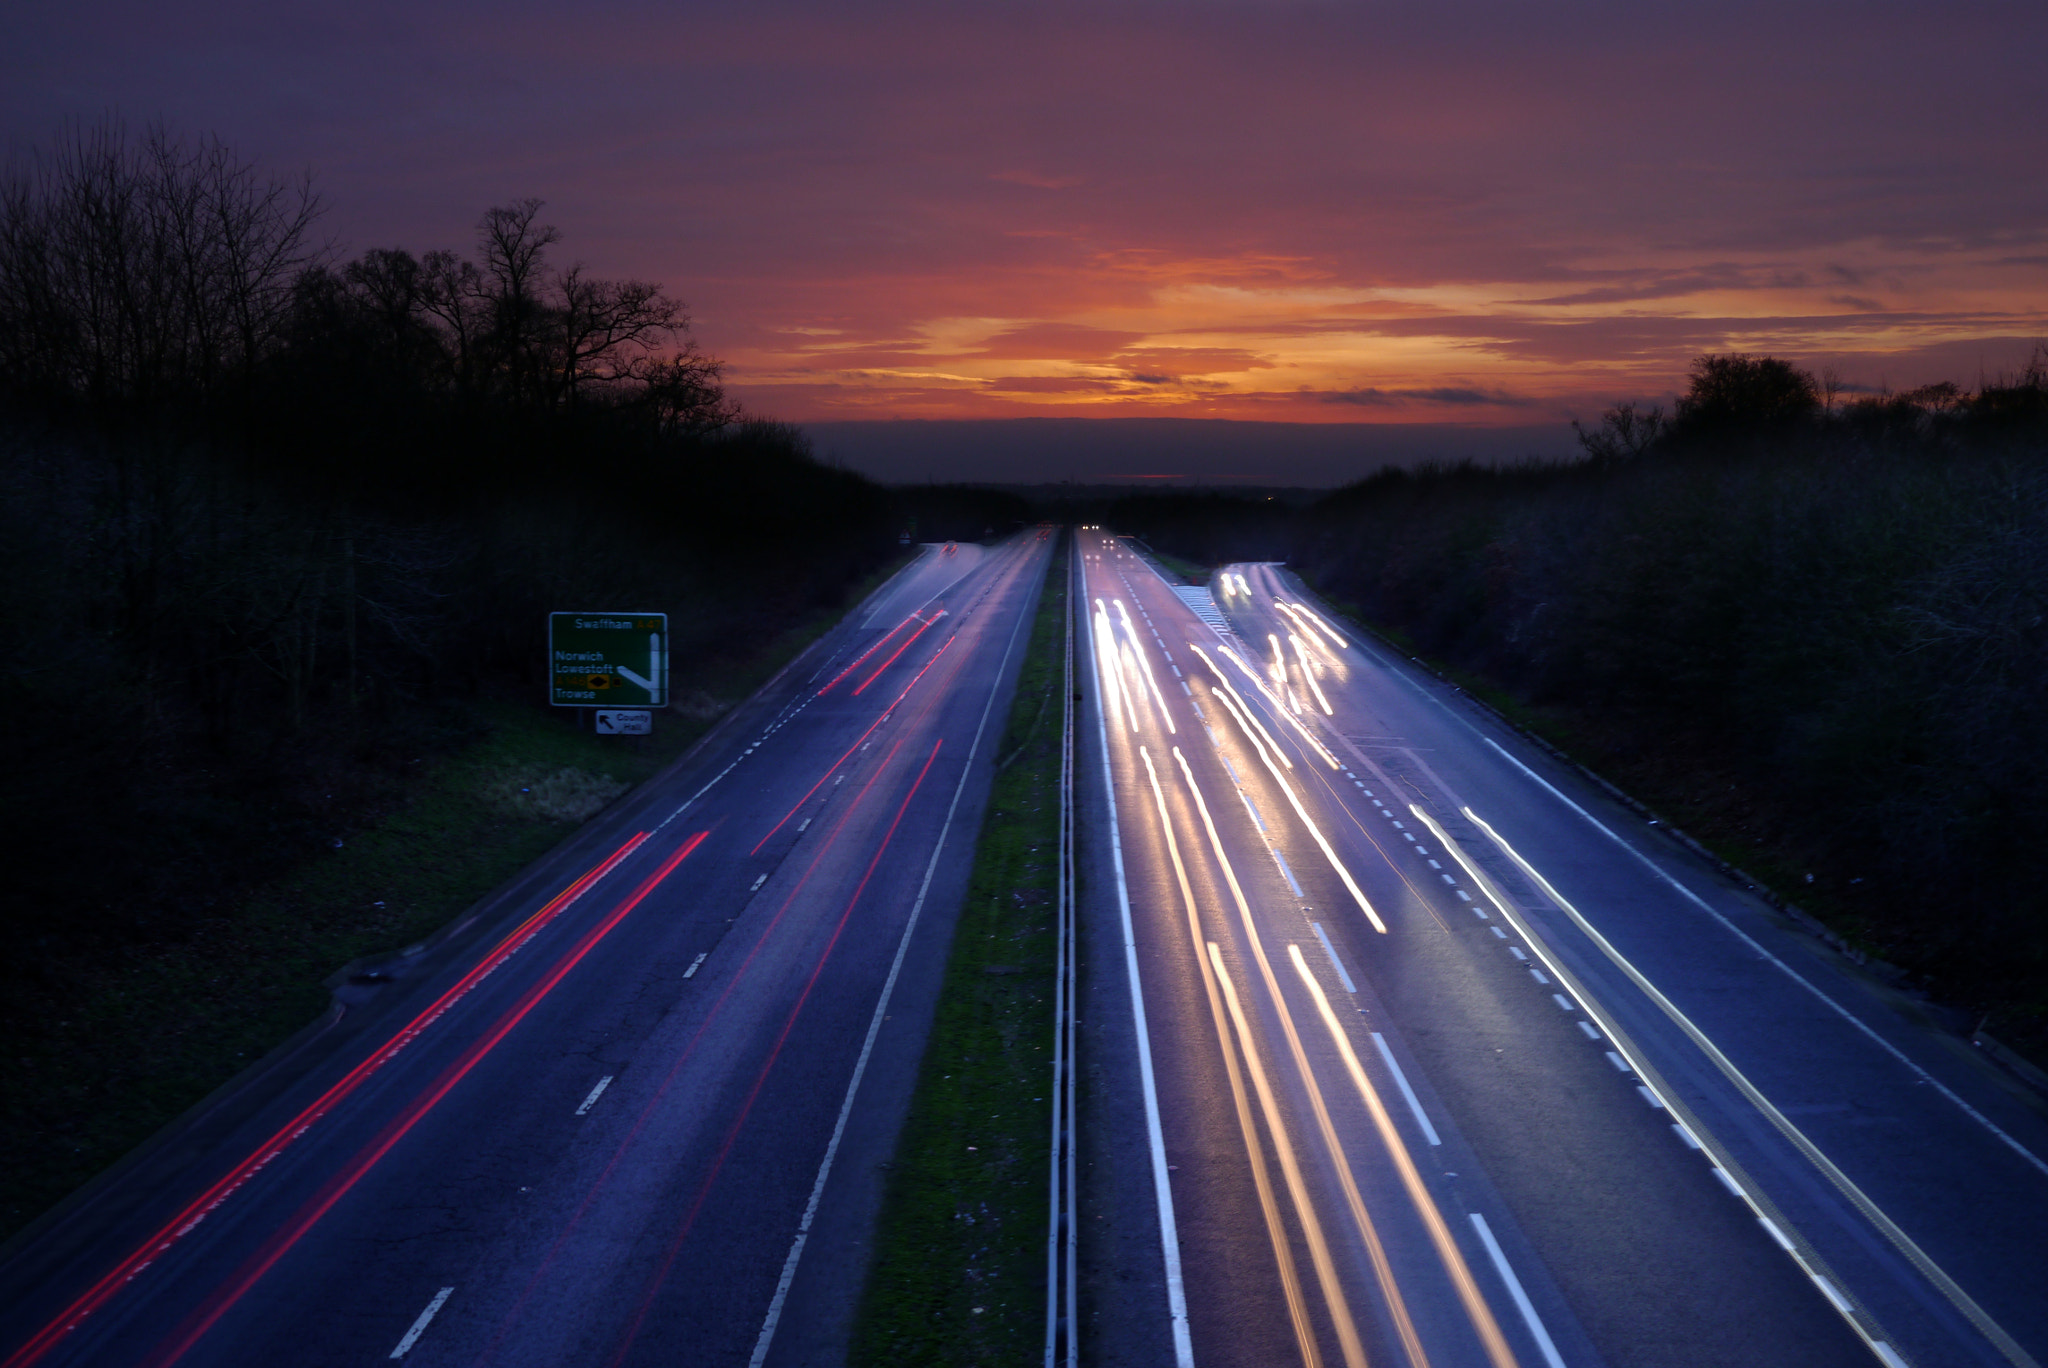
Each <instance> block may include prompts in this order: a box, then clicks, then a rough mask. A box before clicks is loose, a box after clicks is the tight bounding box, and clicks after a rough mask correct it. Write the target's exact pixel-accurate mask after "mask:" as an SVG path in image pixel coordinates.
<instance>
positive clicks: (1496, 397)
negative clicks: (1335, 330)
mask: <svg viewBox="0 0 2048 1368" xmlns="http://www.w3.org/2000/svg"><path fill="white" fill-rule="evenodd" d="M1316 397H1317V398H1318V399H1319V400H1321V401H1322V402H1323V403H1325V404H1355V405H1357V406H1358V407H1360V408H1396V407H1406V406H1408V405H1410V404H1439V405H1443V406H1446V407H1450V408H1471V407H1475V406H1482V405H1493V406H1498V407H1502V408H1528V407H1529V406H1530V405H1532V404H1534V403H1535V402H1536V401H1535V400H1534V399H1531V398H1529V397H1528V396H1526V395H1520V394H1506V393H1503V392H1501V391H1499V390H1482V389H1475V388H1473V387H1472V386H1469V385H1436V386H1431V387H1428V388H1424V389H1349V390H1324V391H1322V392H1320V393H1318V394H1317V395H1316Z"/></svg>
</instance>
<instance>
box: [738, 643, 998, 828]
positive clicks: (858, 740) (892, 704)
mask: <svg viewBox="0 0 2048 1368" xmlns="http://www.w3.org/2000/svg"><path fill="white" fill-rule="evenodd" d="M959 639H960V634H959V633H958V632H955V633H954V634H953V635H952V636H949V637H947V638H946V643H945V645H943V646H941V647H939V649H938V650H936V651H933V652H932V658H931V659H930V660H927V661H926V662H925V663H924V667H923V668H922V669H920V670H919V671H918V672H917V673H916V674H914V675H912V676H911V677H910V682H909V683H908V684H905V685H904V686H903V692H902V693H899V694H897V695H896V696H895V697H894V698H892V699H890V700H889V706H888V707H886V708H884V709H882V711H881V712H880V713H879V714H878V715H877V716H876V717H875V720H874V721H872V722H870V723H869V724H868V729H867V730H866V731H864V732H862V733H861V734H860V735H859V736H857V737H855V738H854V741H853V744H852V745H850V746H848V747H847V748H846V754H844V755H842V756H840V757H839V758H838V759H837V760H834V761H833V762H832V763H831V765H830V766H829V767H827V769H826V770H825V772H824V773H823V774H821V775H819V776H818V782H817V783H815V784H813V785H811V787H810V789H809V791H808V792H806V793H805V794H804V796H803V797H801V798H799V799H797V800H796V802H795V803H793V804H791V805H790V809H789V811H787V812H785V813H783V814H782V818H781V820H780V821H778V822H776V824H775V825H774V826H772V827H769V828H768V832H767V835H765V836H763V837H762V838H761V839H760V840H758V841H756V842H754V848H753V849H752V850H749V851H748V852H747V854H749V855H758V854H759V853H760V852H761V847H762V846H764V845H767V844H768V837H769V836H773V835H774V834H775V833H776V832H778V831H780V830H782V827H783V823H785V822H787V821H789V819H790V818H792V817H794V816H796V814H797V812H798V810H799V809H801V808H802V807H803V805H804V804H805V803H808V802H810V801H811V795H812V794H814V793H816V792H817V791H818V790H819V789H820V788H823V787H824V785H825V781H826V780H827V779H830V778H831V777H832V776H833V775H834V774H835V773H837V772H838V770H839V767H840V766H841V765H843V764H845V763H846V762H847V760H848V759H849V758H850V757H851V756H852V755H853V753H854V752H855V751H857V750H859V749H860V748H861V746H862V745H863V744H864V743H865V742H866V741H867V739H868V738H869V737H870V736H873V735H874V734H875V728H877V727H879V726H881V725H882V724H883V723H884V722H887V721H888V720H889V719H890V717H892V716H893V715H894V714H895V712H896V708H897V706H898V705H899V704H901V703H902V702H903V700H904V699H906V698H908V697H909V696H910V691H911V690H912V689H914V688H916V687H917V682H918V681H919V680H920V679H923V678H924V677H925V675H927V674H928V673H930V672H931V668H932V666H934V665H936V664H938V663H939V657H940V656H942V655H944V654H945V653H946V652H947V650H948V649H949V648H951V646H952V645H953V643H954V642H956V641H958V640H959ZM905 644H908V643H905ZM861 687H862V688H865V687H867V686H866V685H862V686H861ZM854 692H855V693H858V692H860V690H859V689H856V690H854Z"/></svg>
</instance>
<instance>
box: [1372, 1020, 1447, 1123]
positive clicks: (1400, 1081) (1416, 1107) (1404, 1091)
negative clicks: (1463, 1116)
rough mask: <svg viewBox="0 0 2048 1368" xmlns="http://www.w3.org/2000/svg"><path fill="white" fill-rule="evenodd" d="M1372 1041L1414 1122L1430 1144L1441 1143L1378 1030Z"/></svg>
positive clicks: (1374, 1033) (1413, 1090) (1406, 1076)
mask: <svg viewBox="0 0 2048 1368" xmlns="http://www.w3.org/2000/svg"><path fill="white" fill-rule="evenodd" d="M1372 1043H1373V1044H1375V1045H1377V1046H1379V1047H1380V1058H1381V1059H1384V1060H1385V1061H1386V1062H1387V1072H1388V1073H1390V1074H1392V1075H1393V1076H1394V1083H1395V1085H1396V1086H1397V1087H1399V1088H1400V1089H1401V1096H1402V1097H1403V1098H1404V1099H1406V1101H1407V1103H1408V1110H1409V1111H1412V1112H1414V1113H1415V1124H1416V1125H1418V1126H1420V1127H1422V1134H1423V1136H1424V1137H1425V1138H1427V1139H1428V1141H1429V1143H1430V1144H1432V1145H1441V1144H1442V1143H1443V1141H1441V1140H1439V1139H1437V1135H1436V1127H1435V1126H1432V1125H1430V1124H1429V1118H1428V1117H1427V1116H1425V1115H1423V1112H1422V1103H1420V1102H1418V1101H1416V1099H1415V1089H1413V1088H1411V1087H1409V1086H1408V1075H1407V1074H1404V1073H1402V1072H1401V1066H1400V1065H1399V1064H1396V1063H1395V1062H1394V1052H1393V1051H1392V1050H1390V1049H1388V1048H1387V1042H1386V1040H1385V1038H1384V1037H1382V1036H1381V1035H1380V1033H1379V1032H1378V1031H1374V1032H1373V1033H1372Z"/></svg>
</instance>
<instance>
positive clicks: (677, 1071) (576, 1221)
mask: <svg viewBox="0 0 2048 1368" xmlns="http://www.w3.org/2000/svg"><path fill="white" fill-rule="evenodd" d="M947 644H948V645H950V644H951V642H948V643H947ZM934 659H936V657H934ZM925 668H926V669H929V668H931V667H930V666H929V665H927V666H926V667H925ZM902 748H903V740H902V739H901V738H898V740H897V741H896V743H895V744H894V745H892V746H891V747H890V748H889V751H888V753H887V754H886V755H884V756H883V757H882V762H881V764H880V765H878V766H876V768H875V772H874V773H873V774H871V775H869V776H868V779H867V782H866V783H864V784H862V785H861V788H860V792H859V793H857V794H855V795H854V797H853V800H852V801H851V802H850V803H848V804H847V806H846V810H845V811H844V812H842V813H841V814H840V815H839V820H838V822H837V823H835V824H834V825H833V827H832V830H831V832H830V833H829V834H828V835H827V836H826V838H825V839H824V841H822V842H820V843H819V845H818V848H817V851H816V853H815V854H813V855H812V856H811V862H810V864H809V865H808V866H806V867H805V869H804V872H803V873H802V874H801V875H799V876H798V877H797V881H796V883H795V884H793V885H792V886H791V887H790V890H789V892H788V893H786V894H784V895H783V899H782V905H781V906H780V907H778V908H776V909H775V915H774V916H773V917H771V918H769V920H768V925H767V926H765V927H763V928H762V930H761V934H760V935H759V936H758V937H756V938H755V940H754V944H753V945H752V947H750V948H749V949H748V951H747V953H746V956H745V957H744V958H743V959H741V961H740V963H739V966H738V967H737V968H736V969H734V970H733V972H732V975H731V977H730V978H728V979H727V980H726V983H725V987H724V988H723V989H722V990H721V991H720V992H719V994H718V997H717V999H716V1000H715V1001H713V1002H712V1004H711V1006H710V1007H709V1008H707V1009H706V1010H705V1012H704V1017H703V1020H701V1021H699V1022H698V1023H697V1029H696V1030H695V1031H694V1032H692V1033H691V1035H690V1039H689V1042H688V1043H687V1044H686V1045H684V1046H683V1048H682V1049H681V1050H680V1051H678V1052H677V1054H676V1057H675V1059H674V1061H673V1062H672V1063H670V1065H669V1066H668V1072H667V1073H666V1074H665V1075H663V1076H662V1080H661V1082H660V1084H659V1085H658V1086H656V1087H655V1089H654V1091H653V1093H652V1094H651V1095H650V1096H649V1098H648V1102H647V1105H646V1106H644V1107H642V1108H641V1110H640V1115H639V1116H638V1118H636V1119H635V1120H634V1122H633V1126H632V1129H630V1130H628V1131H627V1132H626V1135H625V1138H624V1139H622V1140H620V1141H619V1143H618V1145H617V1146H616V1147H615V1148H614V1149H613V1150H612V1156H611V1158H610V1159H608V1160H606V1161H605V1166H604V1169H603V1170H602V1171H601V1172H600V1173H599V1174H598V1175H597V1177H596V1179H595V1180H593V1181H592V1182H591V1184H590V1186H589V1188H588V1189H586V1190H585V1192H584V1194H583V1198H582V1200H581V1201H580V1202H578V1203H577V1204H576V1210H575V1211H574V1212H572V1213H571V1214H570V1216H569V1219H568V1221H567V1222H565V1223H564V1224H563V1226H562V1229H561V1232H560V1233H559V1234H557V1235H556V1236H555V1238H554V1242H553V1243H552V1244H550V1245H549V1246H548V1251H547V1253H546V1254H544V1255H542V1256H541V1260H540V1262H539V1264H538V1265H536V1266H535V1268H534V1271H533V1275H532V1276H531V1277H530V1278H528V1279H527V1282H526V1286H525V1287H524V1288H523V1289H521V1291H520V1293H519V1297H518V1299H517V1300H516V1301H514V1302H513V1304H512V1309H511V1310H510V1311H508V1312H507V1313H506V1314H505V1318H504V1320H503V1321H502V1322H500V1323H499V1326H498V1329H497V1331H496V1332H495V1333H494V1334H493V1335H492V1337H491V1341H490V1343H489V1344H487V1345H485V1346H484V1351H483V1354H482V1356H481V1357H480V1358H479V1359H478V1360H477V1363H478V1365H479V1368H481V1366H482V1365H483V1364H486V1363H489V1362H490V1361H491V1359H492V1358H493V1357H494V1356H495V1355H496V1353H497V1351H498V1348H499V1346H500V1345H501V1344H502V1343H503V1342H504V1340H505V1337H506V1336H507V1335H509V1334H510V1333H511V1332H512V1329H513V1327H514V1326H515V1325H517V1323H518V1322H519V1320H520V1318H521V1317H522V1316H523V1315H524V1314H525V1309H526V1304H527V1302H528V1301H529V1300H530V1299H531V1298H532V1296H533V1293H534V1290H535V1289H536V1288H538V1287H539V1286H540V1284H541V1283H542V1282H543V1281H544V1280H545V1279H546V1277H547V1275H548V1272H549V1270H550V1269H552V1268H553V1267H554V1265H555V1262H556V1260H558V1259H559V1258H560V1257H561V1255H562V1251H563V1249H564V1247H565V1246H566V1245H567V1244H568V1241H569V1237H570V1236H571V1235H573V1234H575V1232H576V1230H577V1228H578V1227H579V1226H580V1225H581V1224H582V1223H583V1218H584V1216H585V1215H586V1214H587V1213H588V1212H589V1210H590V1207H591V1205H592V1203H594V1202H595V1201H596V1200H597V1197H598V1194H599V1193H600V1192H602V1191H603V1190H604V1189H605V1186H606V1185H607V1184H608V1183H610V1182H611V1178H612V1174H613V1173H614V1172H615V1171H616V1170H617V1169H618V1167H619V1164H620V1163H621V1162H622V1161H623V1160H624V1159H625V1157H626V1153H627V1151H628V1150H630V1149H632V1147H633V1144H634V1142H635V1141H637V1140H638V1139H639V1138H640V1133H641V1132H642V1131H643V1130H645V1129H646V1128H647V1123H648V1122H649V1121H651V1120H652V1119H653V1118H654V1116H655V1115H656V1114H657V1113H658V1112H660V1110H661V1109H662V1106H663V1104H664V1102H666V1100H667V1098H668V1094H669V1090H670V1089H671V1088H672V1087H673V1086H674V1085H675V1081H676V1079H677V1078H678V1077H679V1076H680V1075H681V1074H682V1071H683V1068H684V1066H686V1065H687V1064H688V1063H689V1062H690V1061H691V1060H692V1059H693V1058H695V1057H696V1054H697V1047H698V1046H699V1045H700V1044H702V1043H703V1041H704V1036H705V1033H706V1032H707V1031H709V1030H710V1029H711V1023H712V1022H714V1021H716V1020H718V1019H719V1017H720V1015H721V1014H722V1013H723V1012H724V1011H725V1005H726V1003H727V1002H728V1001H729V1000H731V998H732V996H733V994H734V993H736V992H738V991H739V989H740V986H741V985H742V984H743V983H745V982H746V980H747V975H748V974H749V972H750V971H751V970H752V969H753V967H754V961H755V960H756V959H758V958H760V955H761V951H762V949H763V947H765V946H766V945H767V944H768V941H769V939H770V938H771V937H772V936H774V934H775V931H776V928H777V927H779V926H781V925H782V919H783V917H784V916H785V915H786V914H787V913H788V912H789V909H790V908H791V907H792V906H794V905H795V903H796V899H797V895H798V894H799V893H801V892H803V890H804V888H805V887H806V886H807V885H808V884H809V883H810V881H811V876H812V875H813V874H815V873H817V872H818V866H819V865H821V864H823V863H824V861H825V857H826V856H827V855H829V854H830V853H831V852H832V849H833V847H834V846H835V845H837V844H838V841H839V838H840V836H841V835H842V834H843V833H844V832H845V830H846V825H847V823H848V822H851V821H852V820H853V818H854V816H855V814H857V813H858V812H859V811H860V810H861V808H862V806H863V805H864V804H865V803H866V802H867V800H868V795H869V794H870V793H872V792H874V788H875V785H876V784H877V783H879V782H880V781H881V778H882V776H883V774H884V773H886V772H887V770H888V768H889V766H890V764H891V763H893V762H894V761H895V759H896V755H897V752H898V751H900V750H901V749H902ZM891 829H892V830H893V828H891Z"/></svg>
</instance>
